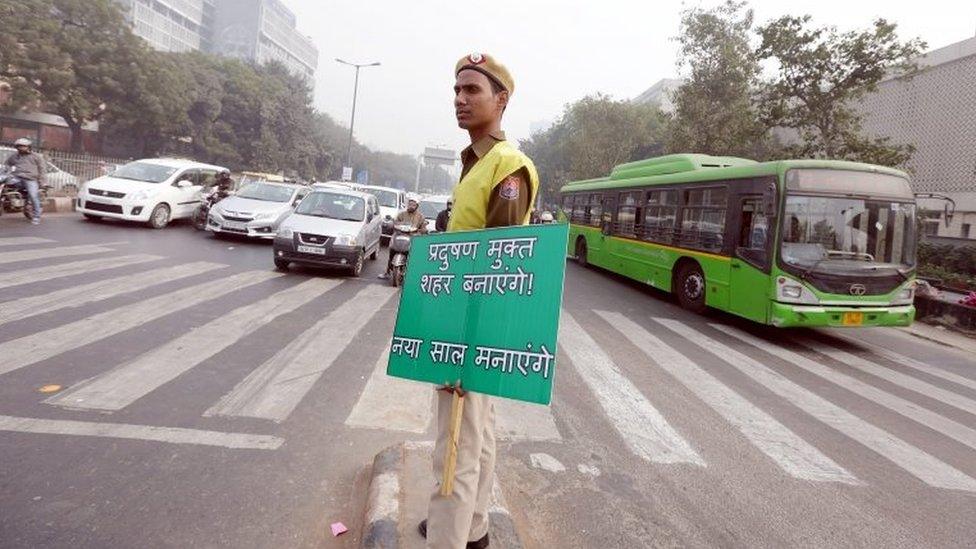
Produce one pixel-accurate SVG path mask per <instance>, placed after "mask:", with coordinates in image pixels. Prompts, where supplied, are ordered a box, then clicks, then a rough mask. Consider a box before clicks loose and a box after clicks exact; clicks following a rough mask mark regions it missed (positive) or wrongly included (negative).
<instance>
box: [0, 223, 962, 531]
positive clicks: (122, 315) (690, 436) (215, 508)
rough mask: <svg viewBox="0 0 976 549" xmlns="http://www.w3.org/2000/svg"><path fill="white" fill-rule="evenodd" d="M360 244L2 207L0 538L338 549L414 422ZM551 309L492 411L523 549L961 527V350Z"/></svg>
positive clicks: (387, 295)
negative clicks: (514, 399)
mask: <svg viewBox="0 0 976 549" xmlns="http://www.w3.org/2000/svg"><path fill="white" fill-rule="evenodd" d="M23 238H33V239H43V240H23ZM384 260H385V250H384V251H383V252H382V253H381V256H380V261H378V262H376V263H372V264H369V265H368V266H367V270H366V271H365V272H364V274H363V276H362V277H361V278H359V279H353V278H348V277H346V276H345V275H343V274H341V273H336V272H328V271H308V270H295V271H293V272H290V273H288V274H285V275H282V274H277V273H274V271H273V270H272V265H271V251H270V246H268V245H267V244H262V243H252V242H244V241H240V240H218V239H214V238H211V237H209V236H206V235H204V234H201V233H197V232H196V231H194V230H193V229H192V228H190V227H189V226H186V225H180V224H176V225H174V226H171V227H169V228H167V229H165V230H162V231H153V230H149V229H144V228H142V227H138V226H132V225H123V224H119V223H97V224H96V223H89V222H85V221H82V220H81V219H80V218H78V217H76V216H73V215H62V216H51V217H48V218H46V219H45V221H44V223H43V224H42V225H40V226H38V227H31V226H29V225H27V224H26V223H24V220H23V219H22V218H18V217H16V216H6V215H5V216H3V217H2V218H0V547H73V548H79V547H261V548H263V547H356V546H357V545H358V537H357V532H358V531H359V526H360V522H361V515H362V501H363V496H364V494H363V489H364V486H363V480H364V479H363V475H362V472H363V468H364V466H365V465H366V464H367V463H369V461H370V460H371V459H372V456H373V455H374V454H375V453H376V452H377V451H379V450H381V449H383V448H384V447H386V446H387V445H389V444H392V443H395V442H398V441H401V440H404V439H411V440H431V439H432V438H433V432H432V431H431V430H430V427H429V421H430V417H431V402H432V400H431V391H430V389H429V388H428V387H425V386H423V385H420V384H414V383H409V382H404V381H397V380H391V379H390V378H386V377H385V376H384V375H382V365H383V361H384V355H385V352H386V349H387V347H388V339H389V335H390V333H391V330H392V325H393V322H394V316H395V311H396V294H395V293H394V292H392V291H391V290H390V289H389V288H387V287H386V286H385V285H383V284H381V283H379V281H377V280H376V279H375V275H376V274H378V273H379V272H380V270H381V269H382V267H383V264H384ZM563 314H564V316H563V320H562V324H561V335H560V350H559V355H558V357H557V370H556V371H557V372H558V373H557V381H556V391H555V396H554V401H553V405H552V407H551V408H542V407H536V406H528V405H519V404H513V403H511V402H508V401H498V405H497V407H498V430H499V436H500V438H501V439H502V440H503V442H502V443H501V446H500V451H499V461H498V466H497V473H498V476H499V479H500V481H501V485H502V489H503V492H504V493H505V496H506V498H507V500H508V503H509V507H510V510H511V512H512V514H513V516H514V518H515V521H516V523H517V524H518V526H519V529H520V533H521V535H522V538H523V541H524V542H525V545H526V546H527V547H530V548H532V547H614V548H616V547H620V548H633V547H655V546H666V547H671V546H681V547H967V546H968V547H971V546H972V543H973V540H974V539H976V360H974V359H973V357H971V356H966V355H964V354H962V353H960V352H958V351H955V350H953V349H950V348H946V347H941V346H938V345H935V344H933V343H929V342H927V341H924V340H920V339H917V338H914V337H912V336H910V335H908V334H906V333H904V332H900V331H897V330H892V329H881V330H848V331H842V332H838V331H813V330H804V331H778V330H772V329H765V328H759V327H756V326H753V325H751V324H749V323H746V322H739V321H737V320H735V319H733V318H731V317H728V316H725V315H720V314H711V315H707V316H695V315H691V314H688V313H685V312H684V311H682V310H680V309H679V308H677V307H676V306H675V305H673V304H672V303H671V301H670V300H669V299H668V298H667V296H665V295H663V294H660V293H657V292H656V291H653V290H648V289H646V288H643V287H641V286H639V285H637V284H633V283H630V282H628V281H626V280H623V279H620V278H617V277H614V276H611V275H609V274H607V273H604V272H600V271H596V270H588V269H582V268H579V267H578V266H577V265H575V264H573V263H570V264H569V265H568V269H567V282H566V293H565V306H564V313H563ZM52 384H53V385H59V386H61V387H60V388H58V389H57V390H54V391H53V392H50V393H42V392H40V389H41V388H42V387H44V386H45V385H52ZM335 521H342V522H344V523H345V524H346V525H347V526H349V527H350V530H351V532H350V534H349V535H346V536H343V537H340V538H332V537H331V535H330V534H329V533H328V525H329V524H330V523H331V522H335Z"/></svg>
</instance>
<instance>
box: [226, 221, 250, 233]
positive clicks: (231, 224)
mask: <svg viewBox="0 0 976 549" xmlns="http://www.w3.org/2000/svg"><path fill="white" fill-rule="evenodd" d="M224 228H225V229H231V230H235V231H243V230H245V229H246V228H247V225H245V224H244V223H240V222H238V221H224Z"/></svg>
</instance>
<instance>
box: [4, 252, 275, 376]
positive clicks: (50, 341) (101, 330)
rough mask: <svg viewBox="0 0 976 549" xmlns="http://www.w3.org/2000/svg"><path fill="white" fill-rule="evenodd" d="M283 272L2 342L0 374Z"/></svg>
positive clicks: (248, 276) (249, 275)
mask: <svg viewBox="0 0 976 549" xmlns="http://www.w3.org/2000/svg"><path fill="white" fill-rule="evenodd" d="M279 276H282V275H281V273H275V272H272V271H248V272H244V273H239V274H236V275H233V276H229V277H226V278H221V279H220V280H211V281H207V282H204V283H201V284H197V285H195V286H190V287H187V288H183V289H182V290H177V291H175V292H172V293H169V294H164V295H161V296H157V297H153V298H150V299H147V300H145V301H141V302H139V303H133V304H130V305H125V306H122V307H119V308H117V309H112V310H110V311H105V312H103V313H99V314H96V315H92V316H89V317H87V318H83V319H81V320H78V321H76V322H72V323H70V324H65V325H63V326H58V327H57V328H51V329H50V330H44V331H43V332H36V333H33V334H31V335H28V336H24V337H21V338H18V339H12V340H10V341H6V342H4V343H0V375H2V374H6V373H8V372H12V371H14V370H17V369H19V368H23V367H24V366H27V365H30V364H35V363H37V362H40V361H42V360H46V359H48V358H51V357H53V356H57V355H60V354H61V353H66V352H68V351H71V350H73V349H77V348H78V347H81V346H83V345H88V344H89V343H92V342H95V341H98V340H100V339H105V338H106V337H109V336H111V335H114V334H117V333H120V332H124V331H126V330H129V329H131V328H135V327H136V326H141V325H142V324H145V323H147V322H149V321H151V320H155V319H157V318H161V317H163V316H166V315H168V314H171V313H175V312H177V311H182V310H184V309H189V308H190V307H193V306H195V305H198V304H200V303H204V302H206V301H210V300H213V299H217V298H219V297H221V296H223V295H225V294H229V293H231V292H236V291H237V290H240V289H241V288H244V287H247V286H251V285H254V284H257V283H259V282H264V281H265V280H269V279H271V278H276V277H279Z"/></svg>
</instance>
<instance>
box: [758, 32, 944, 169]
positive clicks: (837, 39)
mask: <svg viewBox="0 0 976 549" xmlns="http://www.w3.org/2000/svg"><path fill="white" fill-rule="evenodd" d="M896 27H897V26H896V25H895V24H894V23H889V22H887V21H885V20H884V19H878V20H876V21H874V23H873V25H872V27H871V28H869V29H866V30H859V31H850V32H845V33H839V32H837V30H836V29H835V28H834V27H812V26H811V24H810V16H803V17H796V16H783V17H780V18H779V19H776V20H773V21H770V22H769V23H767V24H766V25H764V26H762V27H760V28H759V29H758V33H759V36H760V37H761V39H762V43H761V44H760V46H759V49H758V51H757V56H758V58H759V59H767V60H773V61H775V65H776V67H777V75H776V76H775V77H774V78H773V79H772V80H771V81H770V82H768V83H767V84H766V85H765V86H764V87H763V90H762V93H761V94H760V101H759V106H760V108H761V118H762V120H763V122H764V123H765V125H766V126H768V127H777V126H779V127H786V128H792V129H794V130H796V131H797V132H798V134H799V136H800V140H801V142H800V143H799V144H797V145H793V146H791V147H788V149H787V154H788V155H790V156H796V157H813V158H830V159H844V160H856V161H864V162H870V163H874V164H883V165H887V166H900V165H903V164H904V163H905V162H907V161H908V159H909V158H911V155H912V153H913V152H914V148H913V147H911V146H907V145H899V144H893V143H891V142H890V141H889V140H887V139H883V138H880V139H879V138H870V137H866V136H864V135H863V133H862V128H861V121H862V117H861V115H860V114H859V113H858V112H857V110H856V103H857V101H859V100H860V99H861V98H862V97H864V95H865V94H867V93H870V92H872V91H875V89H876V88H877V84H878V82H880V81H881V79H882V78H884V77H885V75H886V74H888V73H889V72H891V71H894V72H897V73H900V74H902V75H904V77H905V78H910V77H911V75H912V74H913V72H914V71H915V70H916V67H915V65H914V63H913V62H912V61H911V60H912V59H913V58H915V57H917V56H918V55H919V54H920V53H921V51H922V49H923V48H924V47H925V44H924V43H923V42H922V41H920V40H918V39H915V40H908V41H906V42H902V41H900V39H899V38H898V35H897V32H896Z"/></svg>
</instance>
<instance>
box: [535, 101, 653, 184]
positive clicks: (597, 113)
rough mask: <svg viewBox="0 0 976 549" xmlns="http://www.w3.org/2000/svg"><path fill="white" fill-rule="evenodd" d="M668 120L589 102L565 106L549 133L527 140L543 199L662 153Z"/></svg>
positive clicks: (644, 110) (642, 110) (625, 105)
mask: <svg viewBox="0 0 976 549" xmlns="http://www.w3.org/2000/svg"><path fill="white" fill-rule="evenodd" d="M664 134H665V118H664V117H663V115H662V114H661V112H660V110H658V109H657V108H656V107H653V106H649V105H642V104H635V103H631V102H629V101H614V100H613V99H611V98H610V97H608V96H605V95H596V96H589V97H584V98H583V99H581V100H579V101H577V102H575V103H572V104H570V105H567V106H566V109H565V110H564V111H563V115H562V117H561V118H560V119H559V120H558V121H557V122H556V123H555V124H554V125H553V126H552V127H551V128H549V129H548V130H546V131H544V132H540V133H536V134H535V135H533V136H532V137H530V138H529V139H525V140H522V142H521V148H522V150H523V151H525V153H526V154H528V155H529V157H530V158H532V160H533V161H534V162H535V164H536V167H537V168H538V170H539V177H540V179H541V180H542V185H543V197H544V198H545V199H546V200H553V199H554V198H555V196H556V193H557V192H558V190H559V188H560V187H561V186H562V185H564V184H565V183H566V182H568V181H573V180H579V179H589V178H593V177H601V176H605V175H607V174H609V173H610V170H611V169H613V167H614V166H616V165H617V164H620V163H622V162H629V161H631V160H638V159H641V158H647V157H651V156H656V155H659V154H661V153H662V150H663V140H664Z"/></svg>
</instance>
